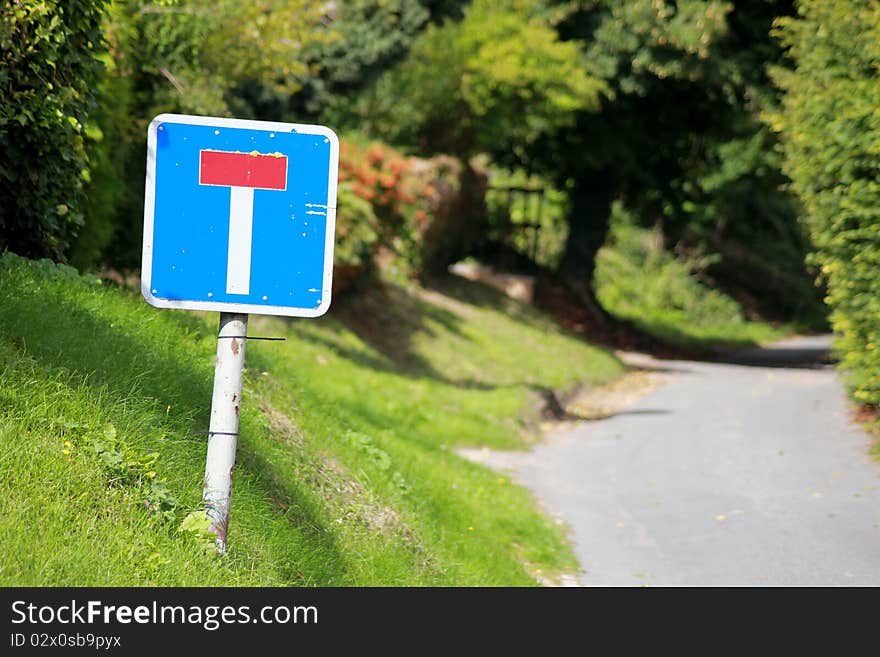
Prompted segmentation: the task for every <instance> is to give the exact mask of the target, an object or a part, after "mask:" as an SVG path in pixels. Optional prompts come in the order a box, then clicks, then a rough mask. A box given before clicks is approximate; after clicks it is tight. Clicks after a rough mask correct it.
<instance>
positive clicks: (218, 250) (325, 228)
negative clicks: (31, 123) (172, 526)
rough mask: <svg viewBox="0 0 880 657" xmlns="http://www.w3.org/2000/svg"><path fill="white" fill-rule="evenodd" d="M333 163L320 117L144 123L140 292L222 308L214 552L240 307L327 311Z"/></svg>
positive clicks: (169, 302)
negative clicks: (307, 121) (316, 121)
mask: <svg viewBox="0 0 880 657" xmlns="http://www.w3.org/2000/svg"><path fill="white" fill-rule="evenodd" d="M338 167H339V141H338V139H337V138H336V135H335V134H334V133H333V131H332V130H330V129H329V128H325V127H324V126H315V125H301V124H294V123H270V122H264V121H245V120H239V119H222V118H215V117H205V116H187V115H179V114H161V115H159V116H157V117H156V118H155V119H153V121H152V123H150V127H149V130H148V132H147V178H146V189H145V202H144V248H143V261H142V266H141V291H142V293H143V295H144V298H145V299H146V300H147V302H148V303H150V304H151V305H153V306H156V307H158V308H183V309H193V310H214V311H219V312H220V331H219V335H218V339H217V362H216V367H215V371H214V392H213V396H212V400H211V420H210V427H209V431H208V450H207V458H206V462H205V486H204V492H203V500H204V505H205V513H206V515H207V517H208V519H209V520H210V523H211V525H210V528H211V531H212V532H213V533H215V534H216V535H217V549H218V551H219V552H221V553H223V552H225V551H226V547H227V545H228V530H229V509H230V500H231V494H232V476H233V471H234V469H235V452H236V446H237V442H238V423H239V411H240V409H241V391H242V377H243V373H244V355H245V351H246V345H247V340H248V337H247V324H248V313H251V314H265V315H284V316H289V317H318V316H319V315H322V314H324V313H325V312H326V311H327V309H328V307H329V306H330V292H331V288H332V276H333V244H334V228H335V221H336V182H337V171H338ZM252 339H261V338H252ZM262 339H269V338H262Z"/></svg>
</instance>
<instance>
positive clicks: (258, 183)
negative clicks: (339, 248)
mask: <svg viewBox="0 0 880 657" xmlns="http://www.w3.org/2000/svg"><path fill="white" fill-rule="evenodd" d="M338 167H339V140H338V139H337V138H336V135H335V134H334V133H333V131H332V130H330V129H329V128H325V127H324V126H315V125H299V124H294V123H269V122H265V121H245V120H239V119H221V118H213V117H204V116H185V115H179V114H161V115H159V116H157V117H156V118H155V119H153V121H152V123H150V127H149V131H148V133H147V179H146V194H145V203H144V248H143V262H142V267H141V281H142V282H141V290H142V292H143V295H144V298H145V299H146V300H147V301H148V302H149V303H150V304H152V305H154V306H157V307H159V308H189V309H194V310H217V311H222V312H234V313H258V314H266V315H289V316H295V317H317V316H318V315H321V314H323V313H324V312H326V311H327V308H328V307H329V306H330V289H331V281H332V275H333V243H334V225H335V219H336V181H337V171H338Z"/></svg>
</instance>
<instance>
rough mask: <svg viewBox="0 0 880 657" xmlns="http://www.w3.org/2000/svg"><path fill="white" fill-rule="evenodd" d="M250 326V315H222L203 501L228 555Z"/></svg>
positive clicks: (218, 538)
mask: <svg viewBox="0 0 880 657" xmlns="http://www.w3.org/2000/svg"><path fill="white" fill-rule="evenodd" d="M247 323H248V316H247V315H237V314H235V313H220V332H219V334H218V336H217V365H216V367H215V369H214V394H213V396H212V398H211V425H210V427H209V428H208V456H207V459H206V460H205V490H204V493H203V495H202V499H203V500H204V503H205V513H207V515H208V518H209V519H210V520H211V526H210V530H211V531H212V532H214V533H215V534H216V535H217V551H218V552H220V553H221V554H222V553H224V552H226V535H227V532H228V530H229V502H230V499H231V495H232V474H233V472H234V470H235V448H236V445H237V444H238V413H239V409H240V408H241V383H242V378H243V375H244V352H245V347H246V346H247V337H246V336H247Z"/></svg>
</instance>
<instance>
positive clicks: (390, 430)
mask: <svg viewBox="0 0 880 657" xmlns="http://www.w3.org/2000/svg"><path fill="white" fill-rule="evenodd" d="M0 311H2V313H3V318H4V319H3V321H2V323H0V585H7V586H8V585H50V586H52V585H270V586H271V585H292V586H311V585H318V586H322V585H529V584H534V582H535V580H534V579H533V577H531V576H530V574H529V572H528V571H527V568H526V567H525V566H524V564H525V563H528V564H530V567H531V568H540V569H541V570H542V571H543V572H545V573H547V572H550V573H552V572H561V571H563V570H566V569H569V568H572V567H573V566H574V565H575V561H574V557H573V555H572V553H571V551H570V549H569V547H568V545H567V544H566V542H565V537H564V533H563V530H562V529H561V528H560V527H558V526H557V525H556V524H555V523H554V522H552V521H551V520H549V519H547V518H546V517H544V516H543V515H541V514H540V513H539V512H538V511H537V510H536V508H535V505H534V500H533V499H532V497H531V496H530V495H529V494H528V492H527V491H525V490H524V489H522V488H520V487H518V486H516V485H514V484H513V483H512V482H511V481H510V480H509V479H508V478H506V477H504V476H500V475H498V474H497V473H495V472H492V471H490V470H488V469H485V468H483V467H481V466H478V465H475V464H473V463H471V462H469V461H467V460H465V459H463V458H461V457H459V456H458V455H457V454H456V452H455V448H456V447H458V446H463V445H488V446H492V447H500V448H522V447H524V446H525V445H526V444H527V443H528V442H529V440H530V439H531V437H532V436H533V435H534V425H535V423H536V421H537V419H538V418H537V408H536V405H535V397H536V395H535V391H536V390H540V389H543V388H546V387H553V388H562V389H564V388H570V387H573V386H576V385H579V384H584V383H587V384H589V383H599V382H604V381H607V380H609V379H611V378H613V377H615V376H617V375H618V374H620V373H621V371H622V369H623V368H622V366H621V365H620V363H619V362H618V361H617V360H616V359H614V358H613V357H612V356H610V355H608V354H607V353H605V352H603V351H600V350H598V349H595V348H593V347H590V346H589V345H586V344H584V343H583V342H580V341H578V340H577V339H575V338H573V337H571V336H570V335H568V334H566V333H565V332H563V331H561V330H560V329H559V328H557V327H556V326H555V325H554V324H553V323H551V322H550V321H549V320H547V319H546V318H545V317H543V316H542V315H540V314H538V313H537V312H535V311H533V310H532V309H530V308H527V307H525V306H522V305H520V304H518V303H516V302H514V301H511V300H509V299H507V298H505V297H503V296H501V295H499V294H496V293H495V292H494V291H492V290H489V289H487V288H483V287H481V286H478V285H475V284H471V283H468V282H465V281H452V280H447V281H442V282H440V283H438V285H437V286H435V287H434V288H432V289H431V290H428V291H422V290H419V289H415V288H414V289H409V290H407V289H403V288H400V287H388V288H387V289H386V290H384V291H383V290H371V291H368V292H365V293H364V294H362V295H361V296H359V297H358V298H357V299H354V300H352V301H351V302H349V303H342V304H338V305H337V306H335V307H334V309H332V310H331V313H330V314H329V315H328V316H326V317H324V318H320V319H317V320H292V321H291V320H282V319H278V318H257V317H253V318H252V325H251V328H250V333H251V334H252V335H281V336H285V337H287V341H286V342H283V343H274V342H251V343H249V345H248V353H247V372H246V381H245V390H244V395H243V405H242V416H241V423H242V424H241V439H240V442H239V452H238V466H237V468H236V473H235V485H234V495H233V505H232V521H231V525H230V535H229V540H230V550H229V552H228V554H227V555H226V556H225V557H222V558H220V557H217V556H215V555H214V554H213V553H212V551H211V550H207V551H206V550H205V545H206V541H205V536H204V535H203V534H202V533H200V532H198V531H183V530H181V525H182V523H183V521H184V520H185V519H186V518H187V516H188V514H190V513H191V512H194V511H195V512H197V511H198V510H199V508H200V497H201V485H202V476H203V471H204V458H205V436H203V435H193V432H197V431H204V430H206V428H207V423H208V413H209V406H210V398H211V385H212V376H213V358H214V351H215V349H216V340H215V338H214V336H215V335H216V321H217V316H216V315H215V314H207V313H205V314H193V313H187V312H182V311H171V310H156V309H153V308H151V307H149V306H147V305H146V304H145V303H144V302H143V300H142V299H141V298H140V297H139V296H138V295H136V294H135V293H133V292H131V291H128V290H123V289H119V288H116V287H113V286H109V285H106V284H101V283H100V282H98V281H97V280H96V279H90V278H88V277H80V276H78V275H77V274H76V273H75V272H74V271H73V270H71V269H69V268H66V267H61V266H57V265H54V264H52V263H49V262H48V261H40V262H33V261H27V260H23V259H21V258H18V257H16V256H13V255H11V254H5V255H3V256H2V257H0Z"/></svg>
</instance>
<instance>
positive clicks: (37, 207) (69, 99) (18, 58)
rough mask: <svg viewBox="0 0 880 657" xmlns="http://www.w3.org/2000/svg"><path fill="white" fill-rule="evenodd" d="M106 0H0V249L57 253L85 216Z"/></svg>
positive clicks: (62, 250)
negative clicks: (87, 126) (87, 139)
mask: <svg viewBox="0 0 880 657" xmlns="http://www.w3.org/2000/svg"><path fill="white" fill-rule="evenodd" d="M104 5H105V2H104V0H63V1H62V0H6V2H4V3H2V6H0V151H2V157H0V250H3V249H11V250H13V251H16V252H17V253H20V254H22V255H28V256H51V257H53V258H63V257H64V255H65V252H66V251H67V248H68V246H69V244H70V240H71V239H72V238H73V237H74V236H75V235H76V233H77V231H78V229H79V227H80V226H81V225H82V223H83V220H82V210H81V191H82V185H83V182H84V181H86V180H87V179H88V158H87V156H86V153H85V148H84V129H83V123H84V122H85V120H86V116H87V115H88V112H89V110H90V109H91V108H92V106H93V104H94V94H95V92H94V89H95V86H96V82H97V79H98V76H99V74H100V70H101V64H100V62H99V61H98V59H97V57H98V55H99V54H100V52H101V50H102V49H103V40H102V36H101V29H100V27H101V16H102V14H103V12H104Z"/></svg>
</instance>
